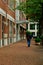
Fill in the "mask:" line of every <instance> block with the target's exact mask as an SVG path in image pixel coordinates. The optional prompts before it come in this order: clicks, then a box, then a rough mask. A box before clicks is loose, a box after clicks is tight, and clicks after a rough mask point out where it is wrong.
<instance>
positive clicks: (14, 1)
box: [0, 0, 38, 47]
mask: <svg viewBox="0 0 43 65" xmlns="http://www.w3.org/2000/svg"><path fill="white" fill-rule="evenodd" d="M20 2H24V0H0V47H3V46H7V45H9V44H11V43H14V42H17V41H20V40H22V39H25V30H26V24H27V23H28V26H27V27H28V30H29V31H31V32H32V33H33V36H37V24H38V23H37V22H34V23H33V22H29V21H27V20H26V16H25V14H24V13H23V12H21V11H19V10H17V9H16V10H15V11H13V9H14V8H15V7H17V6H18V5H19V4H20ZM32 26H33V29H32Z"/></svg>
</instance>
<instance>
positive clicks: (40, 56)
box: [0, 40, 43, 65]
mask: <svg viewBox="0 0 43 65" xmlns="http://www.w3.org/2000/svg"><path fill="white" fill-rule="evenodd" d="M0 65H43V48H42V47H41V46H36V45H35V42H34V40H32V41H31V46H30V47H28V46H27V43H26V40H22V41H19V42H16V43H14V44H11V45H8V46H6V47H2V48H0Z"/></svg>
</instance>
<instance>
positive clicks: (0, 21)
mask: <svg viewBox="0 0 43 65" xmlns="http://www.w3.org/2000/svg"><path fill="white" fill-rule="evenodd" d="M0 47H2V16H1V14H0Z"/></svg>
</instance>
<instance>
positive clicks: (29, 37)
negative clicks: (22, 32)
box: [26, 31, 32, 47]
mask: <svg viewBox="0 0 43 65" xmlns="http://www.w3.org/2000/svg"><path fill="white" fill-rule="evenodd" d="M26 39H27V44H28V47H30V43H31V39H32V34H30V32H29V31H27V32H26Z"/></svg>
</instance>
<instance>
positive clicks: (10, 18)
mask: <svg viewBox="0 0 43 65" xmlns="http://www.w3.org/2000/svg"><path fill="white" fill-rule="evenodd" d="M7 19H9V20H11V21H12V22H14V18H13V17H11V16H10V15H9V14H7Z"/></svg>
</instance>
